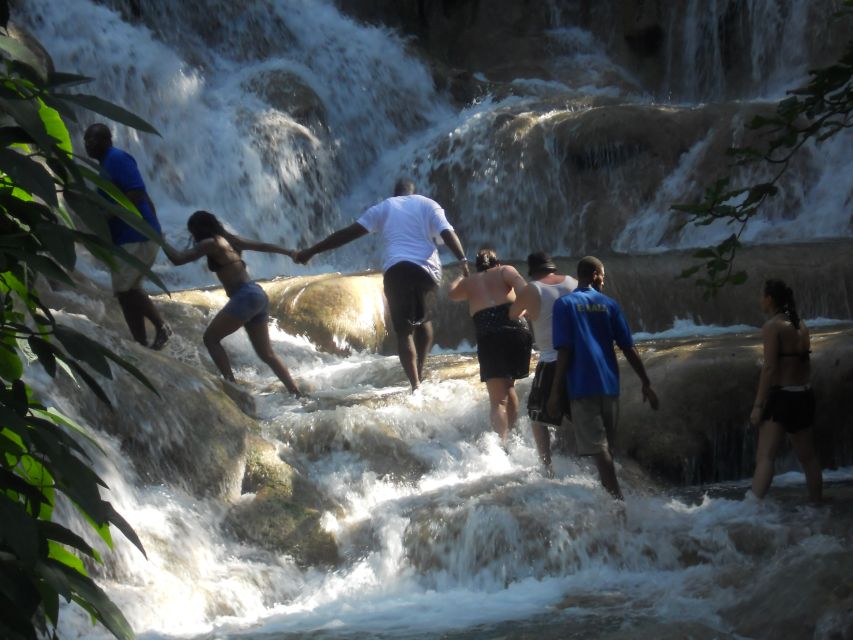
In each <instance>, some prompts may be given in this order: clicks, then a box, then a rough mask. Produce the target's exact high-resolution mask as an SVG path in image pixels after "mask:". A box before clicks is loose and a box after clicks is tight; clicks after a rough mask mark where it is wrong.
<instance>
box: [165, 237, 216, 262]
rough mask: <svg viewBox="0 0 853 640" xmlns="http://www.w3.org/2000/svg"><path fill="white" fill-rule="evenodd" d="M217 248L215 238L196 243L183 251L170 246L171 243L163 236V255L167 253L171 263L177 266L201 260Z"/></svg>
mask: <svg viewBox="0 0 853 640" xmlns="http://www.w3.org/2000/svg"><path fill="white" fill-rule="evenodd" d="M216 248H217V247H216V241H215V240H213V238H206V239H204V240H202V241H201V242H197V243H195V244H194V245H193V246H191V247H190V248H189V249H184V250H183V251H181V250H180V249H176V248H175V247H173V246H172V245H171V244H169V241H168V240H166V237H165V236H163V253H165V254H166V257H167V258H169V261H170V262H171V263H172V264H174V265H176V266H180V265H182V264H187V263H189V262H193V261H195V260H198V259H199V258H201V257H203V256H206V255H208V254H209V253H211V252H213V251H215V250H216Z"/></svg>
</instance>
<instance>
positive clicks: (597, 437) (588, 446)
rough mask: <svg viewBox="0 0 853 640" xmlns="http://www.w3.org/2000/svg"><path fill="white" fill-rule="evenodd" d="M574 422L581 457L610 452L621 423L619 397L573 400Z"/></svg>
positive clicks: (593, 397)
mask: <svg viewBox="0 0 853 640" xmlns="http://www.w3.org/2000/svg"><path fill="white" fill-rule="evenodd" d="M571 406H572V422H573V423H574V425H575V440H576V442H577V449H578V455H579V456H594V455H596V454H599V453H604V452H606V451H609V450H610V443H612V442H613V440H614V438H615V437H616V423H617V422H619V398H618V397H617V396H589V397H586V398H577V399H572V402H571Z"/></svg>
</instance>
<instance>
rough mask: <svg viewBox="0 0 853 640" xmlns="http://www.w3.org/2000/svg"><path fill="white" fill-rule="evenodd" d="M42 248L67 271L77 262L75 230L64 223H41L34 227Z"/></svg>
mask: <svg viewBox="0 0 853 640" xmlns="http://www.w3.org/2000/svg"><path fill="white" fill-rule="evenodd" d="M35 232H36V234H37V235H38V238H39V240H41V242H42V244H43V245H44V248H45V249H46V250H47V251H48V252H49V253H50V255H51V256H53V258H54V259H55V260H56V261H57V262H58V263H59V264H60V265H61V266H62V267H64V268H65V269H67V270H68V271H73V270H74V265H75V264H77V252H76V250H75V248H74V240H75V232H74V231H72V230H71V229H69V228H68V227H66V226H64V225H58V224H49V223H42V224H40V225H38V226H37V227H36V228H35Z"/></svg>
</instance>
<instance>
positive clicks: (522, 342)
mask: <svg viewBox="0 0 853 640" xmlns="http://www.w3.org/2000/svg"><path fill="white" fill-rule="evenodd" d="M476 264H477V273H475V274H473V275H470V276H467V277H464V276H462V277H459V278H457V279H456V280H455V281H454V282H453V283H452V284H451V285H450V291H449V292H448V297H449V298H450V299H451V300H457V301H463V300H467V301H468V312H469V313H470V314H471V319H472V320H473V321H474V329H475V331H476V334H477V360H478V361H479V362H480V380H481V381H483V382H485V383H486V389H487V390H488V392H489V404H490V405H491V410H490V419H491V424H492V429H494V431H495V432H496V433H497V434H498V435H499V436H500V438H501V444H504V445H505V444H506V438H507V433H508V432H509V429H511V428H513V427H514V426H515V422H516V420H517V419H518V395H517V394H516V392H515V381H516V380H517V379H519V378H526V377H527V376H528V375H529V373H530V353H531V350H532V347H533V336H532V335H531V333H530V329H528V327H527V323H526V321H524V320H520V319H519V320H513V319H511V318H510V317H509V309H510V307H511V306H512V303H513V302H515V298H516V296H517V295H518V294H519V293H521V291H522V289H524V287H526V286H527V283H526V282H525V281H524V278H522V277H521V274H520V273H519V272H518V271H517V270H516V268H515V267H513V266H510V265H502V264H501V263H500V261H499V260H498V257H497V254H496V253H495V251H494V250H493V249H480V251H478V252H477V263H476Z"/></svg>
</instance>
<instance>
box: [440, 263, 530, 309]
mask: <svg viewBox="0 0 853 640" xmlns="http://www.w3.org/2000/svg"><path fill="white" fill-rule="evenodd" d="M525 286H526V283H525V281H524V278H522V277H521V274H519V273H518V271H517V270H516V269H515V267H512V266H510V265H498V266H496V267H492V268H491V269H488V270H486V271H480V272H478V273H474V274H471V275H470V276H468V277H467V278H464V279H463V280H461V281H460V282H459V283H458V284H457V286H455V287H454V291H453V292H451V299H456V300H467V301H468V313H469V314H470V315H472V316H473V315H474V314H475V313H477V312H478V311H481V310H483V309H488V308H489V307H495V306H498V305H501V304H507V303H510V302H514V301H515V297H516V290H518V291H520V290H521V289H523V288H524V287H525ZM454 292H455V294H454Z"/></svg>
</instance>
